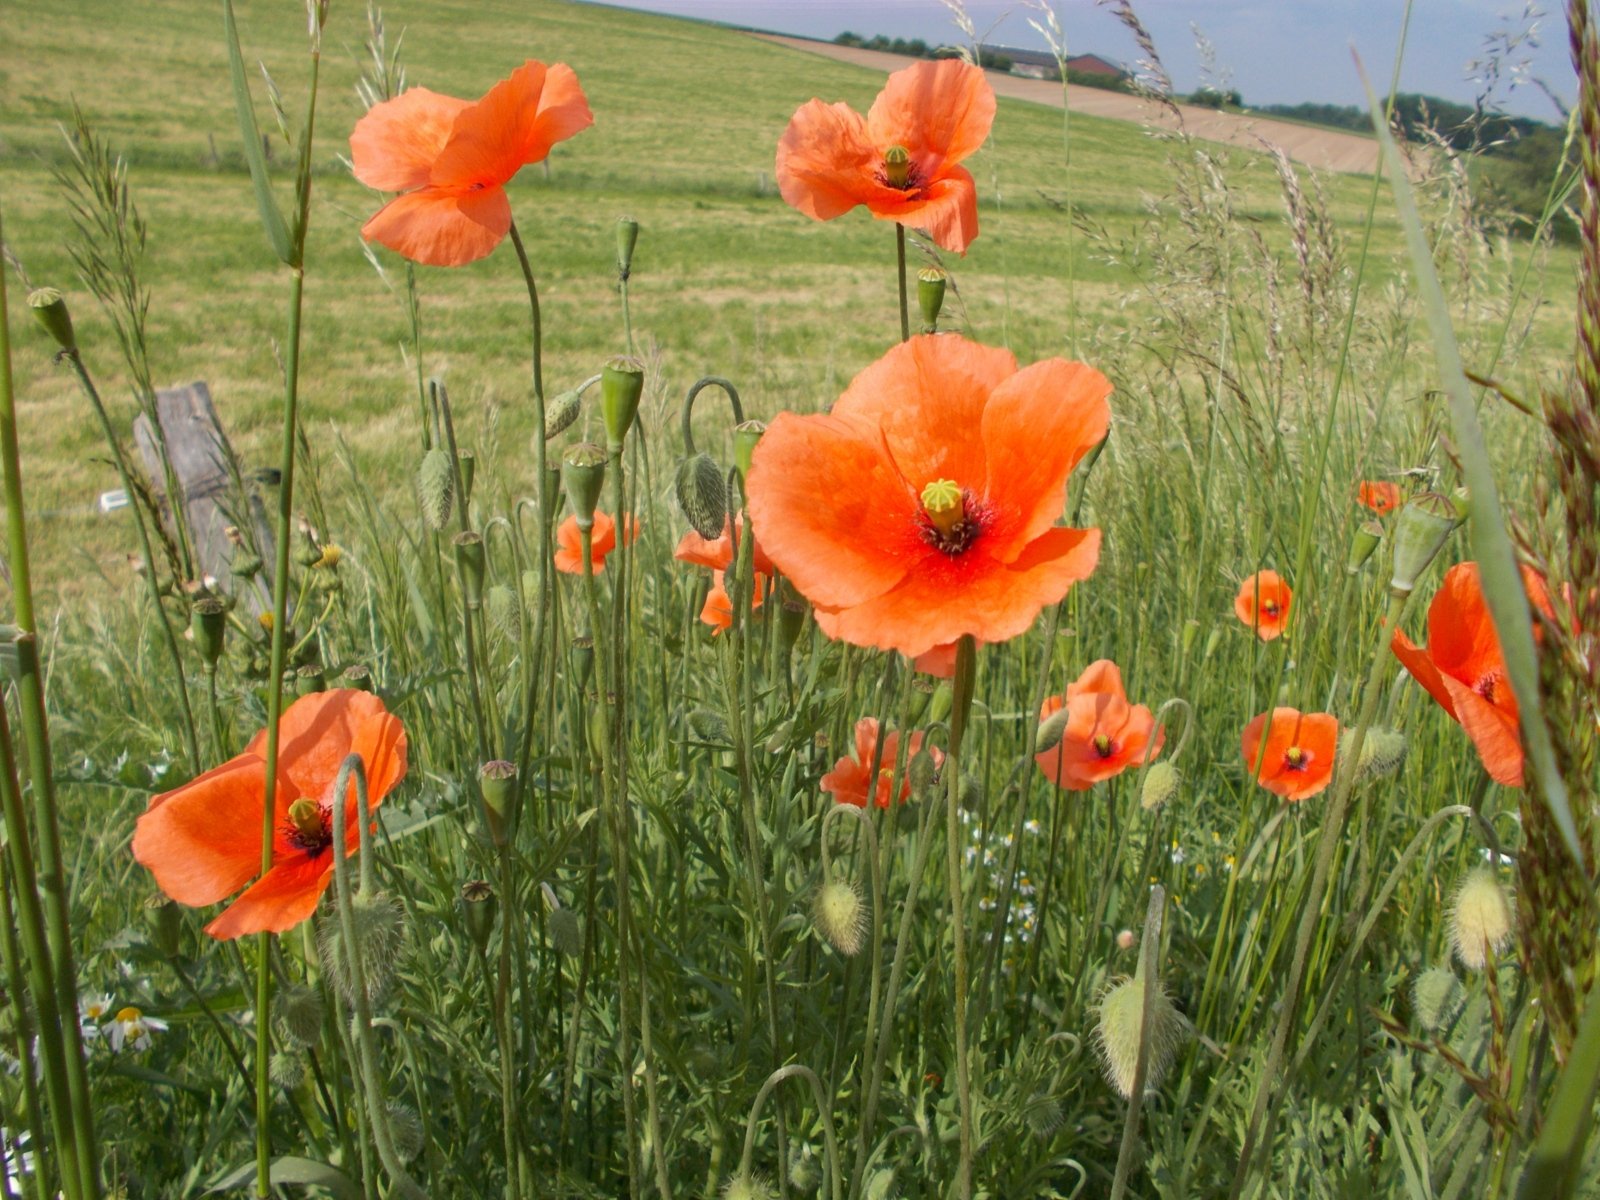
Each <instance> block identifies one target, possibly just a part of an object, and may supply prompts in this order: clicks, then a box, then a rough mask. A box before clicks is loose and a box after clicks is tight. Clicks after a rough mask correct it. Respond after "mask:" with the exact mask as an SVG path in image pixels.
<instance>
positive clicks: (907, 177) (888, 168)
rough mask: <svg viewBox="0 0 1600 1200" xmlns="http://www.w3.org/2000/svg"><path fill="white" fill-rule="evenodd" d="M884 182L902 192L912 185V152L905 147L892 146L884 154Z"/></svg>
mask: <svg viewBox="0 0 1600 1200" xmlns="http://www.w3.org/2000/svg"><path fill="white" fill-rule="evenodd" d="M883 181H884V182H885V183H887V184H888V185H889V186H890V187H892V188H898V189H900V190H901V191H904V190H905V189H906V188H907V187H909V186H910V185H911V152H910V151H909V150H907V149H906V148H905V147H904V146H890V147H889V148H888V149H887V150H885V151H884V152H883Z"/></svg>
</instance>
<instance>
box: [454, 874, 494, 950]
mask: <svg viewBox="0 0 1600 1200" xmlns="http://www.w3.org/2000/svg"><path fill="white" fill-rule="evenodd" d="M497 907H499V904H498V901H496V899H495V895H494V889H493V888H492V887H490V886H489V885H488V884H487V883H485V882H484V881H483V880H481V879H473V880H470V881H469V882H467V883H464V884H462V885H461V915H462V916H463V917H464V918H465V919H466V923H467V934H468V936H470V937H471V938H472V944H473V945H474V946H476V947H477V948H478V949H479V950H480V951H481V950H484V949H486V948H487V947H488V945H489V935H490V934H491V933H492V932H493V931H494V914H495V909H496V908H497Z"/></svg>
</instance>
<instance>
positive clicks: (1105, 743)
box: [1094, 733, 1117, 758]
mask: <svg viewBox="0 0 1600 1200" xmlns="http://www.w3.org/2000/svg"><path fill="white" fill-rule="evenodd" d="M1116 748H1117V747H1116V743H1114V742H1113V741H1112V740H1111V739H1110V738H1108V737H1107V736H1106V735H1105V734H1103V733H1097V734H1095V735H1094V752H1095V753H1096V754H1098V755H1099V756H1100V757H1101V758H1110V757H1111V755H1112V754H1113V753H1114V752H1115V751H1116Z"/></svg>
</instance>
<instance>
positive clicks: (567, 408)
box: [544, 388, 583, 442]
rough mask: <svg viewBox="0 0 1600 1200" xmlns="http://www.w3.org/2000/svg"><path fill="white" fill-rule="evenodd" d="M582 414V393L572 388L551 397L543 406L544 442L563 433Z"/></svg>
mask: <svg viewBox="0 0 1600 1200" xmlns="http://www.w3.org/2000/svg"><path fill="white" fill-rule="evenodd" d="M582 412H583V393H581V392H579V391H578V390H577V389H576V388H574V389H573V390H572V391H570V392H562V393H561V394H560V395H557V396H553V397H551V399H550V400H548V401H546V402H545V406H544V440H545V441H547V442H548V441H549V440H550V439H551V438H553V437H555V436H556V435H557V434H559V433H562V432H564V431H565V430H566V429H567V428H568V427H569V426H570V425H571V424H572V423H573V422H574V421H576V420H577V419H578V415H579V414H580V413H582Z"/></svg>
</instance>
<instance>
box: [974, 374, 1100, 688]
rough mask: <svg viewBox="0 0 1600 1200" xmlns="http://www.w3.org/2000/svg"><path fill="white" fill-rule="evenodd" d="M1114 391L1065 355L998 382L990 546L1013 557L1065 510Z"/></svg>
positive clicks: (992, 414)
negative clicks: (1071, 482) (1072, 480)
mask: <svg viewBox="0 0 1600 1200" xmlns="http://www.w3.org/2000/svg"><path fill="white" fill-rule="evenodd" d="M1110 395H1111V381H1110V380H1109V379H1107V378H1106V377H1105V376H1104V375H1102V374H1101V373H1100V372H1099V371H1096V370H1095V369H1094V368H1093V367H1089V366H1085V365H1084V364H1083V363H1077V362H1067V361H1066V360H1065V359H1060V358H1048V359H1045V360H1044V361H1043V362H1037V363H1034V364H1033V365H1032V366H1031V367H1024V368H1023V369H1022V370H1021V371H1018V372H1017V373H1016V374H1015V375H1013V376H1011V377H1010V378H1009V379H1007V380H1006V381H1005V382H1004V383H1002V384H1001V385H1000V386H999V387H998V388H996V389H995V391H994V394H993V395H992V396H991V397H990V398H989V405H988V407H987V408H985V409H984V412H983V446H984V453H985V455H986V457H987V459H988V464H989V468H988V481H987V483H986V485H985V489H984V492H985V498H986V499H987V501H988V503H989V505H990V507H991V509H992V510H993V512H994V522H995V523H994V526H993V536H994V539H995V540H994V543H993V544H992V545H991V546H990V547H989V553H990V554H992V555H994V556H995V557H996V558H998V559H1000V560H1001V561H1002V562H1009V561H1010V560H1011V559H1013V558H1015V557H1016V556H1017V555H1018V554H1019V553H1021V552H1022V550H1023V548H1024V547H1025V546H1027V544H1028V543H1030V542H1031V541H1033V539H1034V538H1036V537H1038V536H1039V535H1040V534H1041V533H1043V532H1044V531H1045V530H1047V529H1049V528H1050V526H1051V525H1052V524H1053V523H1054V522H1055V519H1056V518H1057V517H1058V516H1060V515H1061V510H1062V509H1063V508H1064V507H1065V506H1066V493H1065V489H1066V483H1067V477H1068V476H1070V475H1071V474H1072V471H1073V468H1075V467H1076V466H1077V465H1078V463H1079V462H1081V461H1082V460H1083V456H1084V455H1085V454H1087V453H1088V452H1089V450H1090V449H1091V448H1092V447H1093V446H1094V445H1095V443H1097V442H1099V441H1100V440H1101V439H1102V438H1104V437H1105V435H1106V430H1107V429H1108V428H1109V427H1110V424H1111V406H1110V405H1109V404H1107V403H1106V398H1107V397H1108V396H1110ZM1119 686H1120V685H1119Z"/></svg>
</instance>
